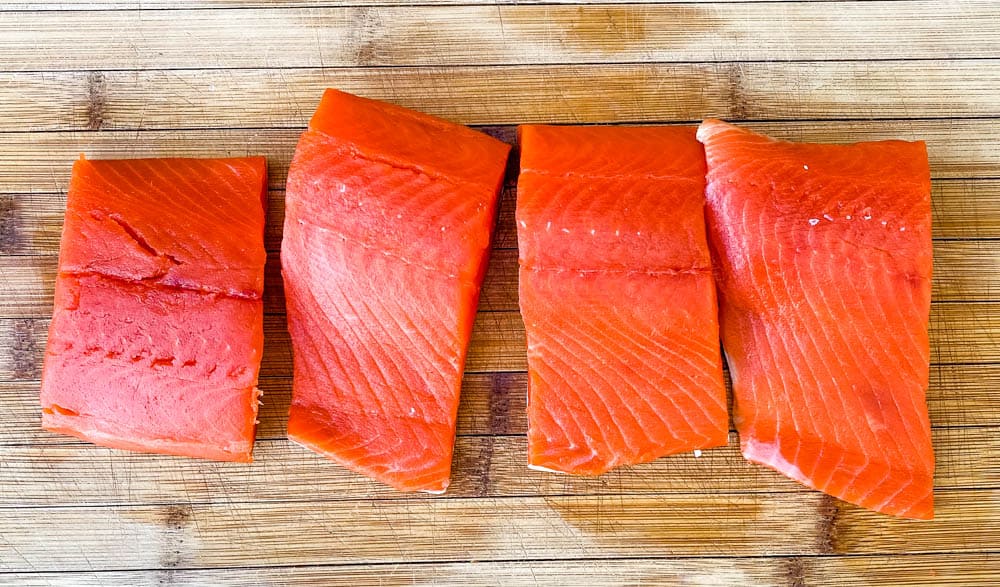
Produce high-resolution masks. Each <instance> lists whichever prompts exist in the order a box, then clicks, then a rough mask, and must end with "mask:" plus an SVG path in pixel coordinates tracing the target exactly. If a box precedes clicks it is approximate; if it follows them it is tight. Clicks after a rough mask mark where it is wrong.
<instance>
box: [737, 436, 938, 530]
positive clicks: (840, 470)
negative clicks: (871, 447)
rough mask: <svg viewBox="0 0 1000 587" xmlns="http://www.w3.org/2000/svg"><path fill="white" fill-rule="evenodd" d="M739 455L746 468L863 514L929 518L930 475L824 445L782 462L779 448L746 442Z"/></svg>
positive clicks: (803, 449) (805, 448)
mask: <svg viewBox="0 0 1000 587" xmlns="http://www.w3.org/2000/svg"><path fill="white" fill-rule="evenodd" d="M741 452H742V453H743V456H744V457H745V458H746V459H747V460H748V461H750V462H752V463H756V464H759V465H764V466H766V467H768V468H771V469H774V470H775V471H777V472H779V473H781V474H782V475H785V476H786V477H788V478H790V479H793V480H795V481H797V482H799V483H801V484H802V485H805V486H806V487H809V488H811V489H816V490H818V491H822V492H823V493H826V494H827V495H831V496H833V497H836V498H838V499H841V500H843V501H846V502H848V503H852V504H854V505H857V506H860V507H863V508H865V509H869V510H872V511H875V512H879V513H883V514H889V515H893V516H897V517H901V518H911V519H918V520H929V519H932V518H933V516H934V512H933V508H934V506H933V483H934V480H933V471H931V472H926V471H920V470H914V469H910V468H902V467H898V466H893V465H892V464H887V463H877V462H876V463H873V462H870V459H869V458H868V457H867V456H866V455H860V454H853V453H851V452H848V451H844V450H842V449H840V448H838V447H835V446H830V445H824V446H823V447H821V448H820V447H815V446H807V445H804V444H800V445H799V446H798V448H797V449H796V450H795V451H792V452H793V453H794V454H795V457H792V458H788V457H786V456H785V453H786V452H787V451H785V450H783V449H782V447H781V446H780V443H772V442H761V441H757V440H755V439H752V438H751V439H748V440H745V441H743V442H741Z"/></svg>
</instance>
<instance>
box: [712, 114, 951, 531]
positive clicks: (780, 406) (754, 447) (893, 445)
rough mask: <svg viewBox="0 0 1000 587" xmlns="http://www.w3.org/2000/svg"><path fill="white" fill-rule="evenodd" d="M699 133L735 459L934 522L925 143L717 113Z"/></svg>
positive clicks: (877, 508) (848, 498) (882, 509)
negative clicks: (819, 132)
mask: <svg viewBox="0 0 1000 587" xmlns="http://www.w3.org/2000/svg"><path fill="white" fill-rule="evenodd" d="M698 138H699V139H700V140H701V142H703V143H704V144H705V150H706V154H707V158H708V192H707V193H708V223H709V236H710V240H711V244H712V247H713V251H714V253H715V255H716V256H717V258H716V263H715V264H716V271H717V274H718V284H719V292H720V305H721V324H722V338H723V346H724V348H725V351H726V357H727V360H728V363H729V368H730V371H731V373H732V378H733V389H734V395H735V421H736V426H737V430H738V431H739V435H740V445H741V448H742V451H743V455H744V456H745V457H746V458H747V459H749V460H750V461H753V462H755V463H760V464H763V465H767V466H769V467H771V468H773V469H775V470H777V471H779V472H781V473H783V474H785V475H787V476H788V477H791V478H792V479H795V480H796V481H799V482H801V483H803V484H804V485H807V486H809V487H812V488H815V489H819V490H820V491H823V492H825V493H828V494H830V495H833V496H835V497H838V498H840V499H843V500H845V501H848V502H851V503H854V504H857V505H860V506H863V507H866V508H869V509H872V510H875V511H878V512H884V513H888V514H893V515H896V516H903V517H908V518H920V519H929V518H931V517H932V516H933V496H932V489H933V477H934V453H933V450H932V447H931V435H930V423H929V420H928V416H927V405H926V403H925V399H924V394H925V392H926V389H927V383H928V371H929V362H930V349H929V342H928V333H927V328H928V318H929V313H930V302H931V208H930V187H931V186H930V169H929V166H928V162H927V150H926V147H925V146H924V143H922V142H912V143H911V142H904V141H880V142H871V143H858V144H854V145H815V144H798V143H789V142H782V141H775V140H772V139H769V138H767V137H764V136H760V135H757V134H754V133H751V132H749V131H746V130H743V129H740V128H737V127H735V126H732V125H729V124H726V123H724V122H720V121H717V120H708V121H705V123H704V124H702V125H701V128H700V129H699V131H698Z"/></svg>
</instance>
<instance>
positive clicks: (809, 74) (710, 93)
mask: <svg viewBox="0 0 1000 587" xmlns="http://www.w3.org/2000/svg"><path fill="white" fill-rule="evenodd" d="M329 87H333V88H339V89H342V90H344V91H348V92H351V93H356V94H359V95H363V96H368V97H371V98H376V99H380V100H387V101H389V102H393V103H396V104H400V105H402V106H407V107H410V108H415V109H417V110H421V111H423V112H427V113H430V114H435V115H438V116H443V117H446V118H449V119H451V120H454V121H456V122H461V123H463V124H481V125H482V124H487V125H496V124H526V123H534V122H550V123H552V122H559V123H572V124H581V123H610V122H658V121H665V120H701V119H703V118H707V117H716V118H728V119H733V120H789V119H824V118H825V119H829V118H838V119H843V118H865V119H872V118H922V117H923V118H926V117H963V116H978V117H982V116H1000V103H998V101H997V100H996V95H997V94H998V93H1000V61H997V60H994V59H985V60H981V59H976V60H940V61H937V60H936V61H891V62H874V63H873V62H869V61H832V62H809V63H780V62H778V63H776V62H750V63H677V64H625V65H609V66H607V67H600V68H595V67H591V66H586V65H547V66H546V65H543V66H538V65H531V66H514V67H510V66H499V67H479V66H474V67H469V66H462V67H453V68H440V67H411V68H398V67H387V68H386V67H380V68H348V69H344V68H339V69H319V68H295V69H250V70H172V71H164V70H152V71H89V72H88V71H67V72H49V73H18V72H0V103H3V104H10V105H11V106H10V110H9V111H8V112H7V114H8V115H7V116H5V117H3V119H0V131H19V132H23V131H41V130H79V129H91V130H94V129H98V128H100V129H105V130H115V129H129V130H131V129H139V128H141V129H165V128H220V127H222V128H262V127H291V128H298V127H301V126H303V124H304V122H305V121H306V120H308V118H309V116H310V114H311V113H312V111H313V110H314V109H315V108H316V104H317V102H318V101H319V96H320V95H321V94H322V92H323V90H324V89H325V88H329ZM25 93H27V94H30V95H31V96H32V98H33V99H32V100H21V99H19V97H20V96H22V95H24V94H25Z"/></svg>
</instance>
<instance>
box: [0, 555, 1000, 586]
mask: <svg viewBox="0 0 1000 587" xmlns="http://www.w3.org/2000/svg"><path fill="white" fill-rule="evenodd" d="M998 562H1000V557H998V555H996V554H952V555H942V554H914V555H908V556H905V557H899V556H884V555H881V556H880V555H875V556H808V557H746V558H727V557H704V558H669V559H666V558H652V559H630V558H622V559H611V560H603V559H602V560H586V561H574V560H561V561H514V562H511V561H506V562H457V563H435V564H429V565H428V564H419V563H417V564H412V563H411V564H406V563H397V564H392V565H364V564H362V565H352V566H330V565H309V566H301V567H264V568H249V569H248V568H219V569H190V570H189V569H170V570H155V571H108V572H87V571H80V572H68V573H66V572H64V573H54V572H47V573H46V572H41V573H11V574H0V586H4V587H7V586H11V587H13V586H17V587H79V586H80V585H104V586H106V587H117V586H121V587H126V586H127V587H135V586H136V585H163V584H168V585H175V586H177V587H204V586H205V585H214V586H217V587H227V586H234V587H235V586H245V585H248V584H252V585H261V586H270V585H275V586H277V585H288V584H294V585H303V586H322V587H357V585H363V584H369V583H375V584H378V585H380V586H384V587H394V586H400V587H402V586H404V585H413V584H414V583H416V584H419V585H436V586H439V587H494V586H496V585H497V584H501V585H535V586H537V587H565V586H566V585H606V586H615V587H625V586H628V585H684V584H693V585H754V586H758V587H788V586H789V585H792V586H794V585H894V586H896V587H918V586H919V587H926V586H927V585H939V586H949V585H953V586H960V587H987V586H989V587H993V586H994V585H995V584H996V583H995V579H996V575H995V573H994V572H993V569H994V568H995V567H996V565H997V564H998Z"/></svg>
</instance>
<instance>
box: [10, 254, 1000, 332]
mask: <svg viewBox="0 0 1000 587" xmlns="http://www.w3.org/2000/svg"><path fill="white" fill-rule="evenodd" d="M57 261H58V260H57V258H56V257H55V256H53V255H47V256H17V257H4V256H0V276H2V281H0V295H2V296H3V297H4V303H3V304H2V305H0V318H39V317H45V316H50V315H51V314H52V295H53V291H54V287H55V273H56V267H57ZM517 272H518V268H517V251H516V250H513V249H499V250H494V251H492V254H491V256H490V261H489V267H488V270H487V274H486V278H485V280H484V283H483V290H482V294H481V296H480V301H479V309H480V311H487V312H499V311H516V310H517V309H518V292H517V282H518V273H517ZM933 286H934V290H933V299H934V300H935V302H936V303H937V302H955V301H966V302H968V301H992V300H997V299H1000V241H996V240H986V241H943V242H938V243H936V244H935V246H934V280H933ZM264 287H265V289H264V291H265V295H264V311H265V312H266V313H269V314H283V313H284V311H285V306H284V300H283V298H282V292H283V284H282V280H281V267H280V265H279V259H278V255H277V253H275V254H273V255H271V256H270V258H269V259H268V263H267V266H266V268H265V286H264Z"/></svg>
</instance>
